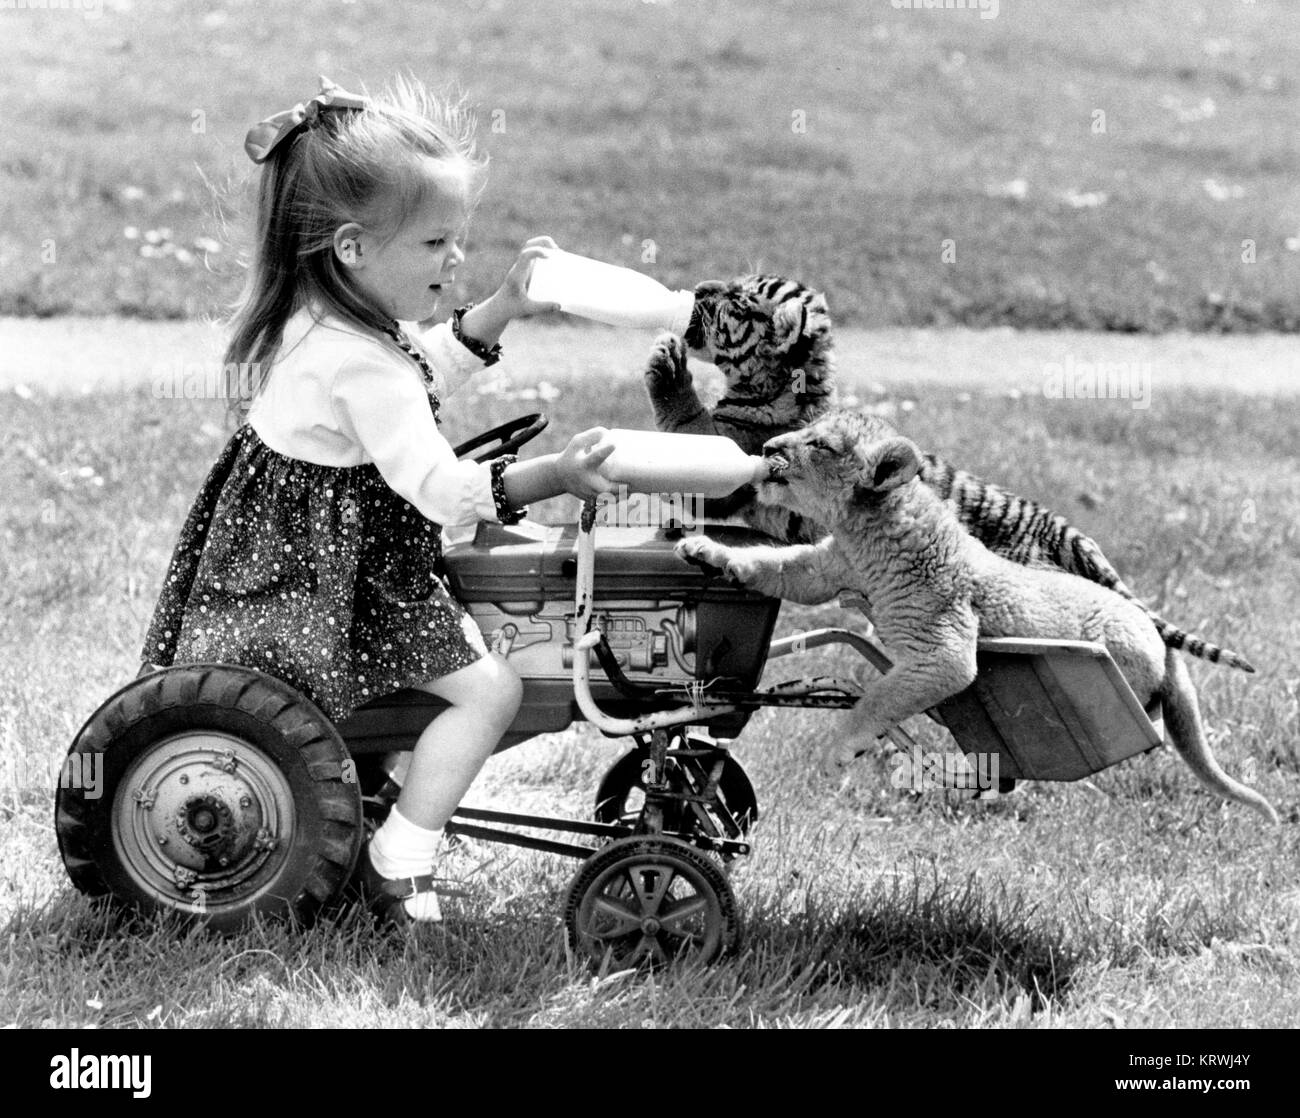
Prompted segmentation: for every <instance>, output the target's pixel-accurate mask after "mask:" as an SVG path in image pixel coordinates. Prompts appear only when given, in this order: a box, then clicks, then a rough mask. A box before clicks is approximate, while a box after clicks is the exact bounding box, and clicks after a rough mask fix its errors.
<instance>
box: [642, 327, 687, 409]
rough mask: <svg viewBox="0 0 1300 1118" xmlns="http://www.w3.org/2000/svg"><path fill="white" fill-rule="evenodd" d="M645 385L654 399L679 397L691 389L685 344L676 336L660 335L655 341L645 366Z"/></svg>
mask: <svg viewBox="0 0 1300 1118" xmlns="http://www.w3.org/2000/svg"><path fill="white" fill-rule="evenodd" d="M645 384H646V389H647V391H648V392H649V393H650V395H651V397H652V398H654V399H662V398H665V397H673V396H679V395H681V394H682V393H683V392H685V391H687V390H688V389H689V388H690V387H691V371H690V369H688V368H687V367H686V343H685V342H684V341H683V340H682V339H681V338H679V337H678V336H677V335H676V334H660V335H659V337H657V338H656V339H655V341H654V346H653V347H652V348H651V350H650V360H649V361H648V362H647V364H646V370H645Z"/></svg>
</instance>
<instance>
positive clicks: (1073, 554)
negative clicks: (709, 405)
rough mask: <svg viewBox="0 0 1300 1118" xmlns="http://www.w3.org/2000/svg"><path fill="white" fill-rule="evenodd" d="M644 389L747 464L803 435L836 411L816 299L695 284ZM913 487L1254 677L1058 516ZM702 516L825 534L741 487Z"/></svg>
mask: <svg viewBox="0 0 1300 1118" xmlns="http://www.w3.org/2000/svg"><path fill="white" fill-rule="evenodd" d="M688 351H689V352H691V353H692V354H694V355H696V356H698V357H700V358H701V359H703V360H706V361H711V362H713V363H714V364H715V365H717V367H718V370H719V371H720V372H721V373H722V375H723V378H724V380H725V390H724V393H723V396H722V398H721V399H720V400H719V401H718V403H717V405H716V406H715V407H714V408H713V410H712V411H709V410H708V409H706V408H705V407H704V405H703V404H702V403H701V402H700V398H699V396H698V395H697V394H696V392H695V388H694V385H693V383H692V378H691V373H690V370H689V369H688V368H687V364H686V359H687V352H688ZM645 383H646V390H647V392H648V393H649V396H650V403H651V406H652V408H653V409H654V417H655V425H656V426H657V427H658V428H659V429H660V430H661V431H678V432H685V433H689V434H700V435H725V436H727V437H728V438H730V439H732V440H733V441H735V442H736V443H738V444H739V445H740V447H741V448H742V449H743V450H744V451H745V452H746V453H747V454H758V453H760V452H761V448H762V446H763V444H764V443H765V442H766V441H767V440H768V439H770V438H773V437H775V436H777V435H783V434H786V433H787V432H789V431H794V430H799V429H801V428H803V427H807V426H808V425H809V424H811V423H813V422H815V421H816V420H817V419H819V418H820V417H821V416H822V415H824V414H825V413H826V412H828V411H830V410H831V409H832V408H833V407H834V406H835V404H836V386H835V362H834V357H833V354H832V339H831V317H830V311H829V309H828V307H827V304H826V297H825V296H824V295H822V294H821V292H818V291H813V290H812V289H811V288H808V287H806V286H804V285H803V284H801V283H798V282H796V281H794V280H788V279H784V278H782V277H781V276H770V275H748V276H741V277H740V278H739V279H735V280H732V281H731V282H729V283H719V282H716V281H708V282H705V283H701V284H700V285H699V286H697V287H696V288H695V308H694V311H693V312H692V314H691V320H690V324H689V326H688V327H687V329H686V334H685V335H684V336H683V337H680V338H679V337H677V336H676V335H674V334H661V335H660V336H659V337H658V338H657V339H656V340H655V343H654V348H653V350H652V351H651V354H650V361H649V364H648V365H647V368H646V372H645ZM920 478H921V480H922V481H923V482H924V483H925V484H926V485H928V486H929V487H930V488H931V489H933V490H934V491H935V492H937V493H938V494H939V496H940V497H942V498H943V499H944V500H946V501H951V502H952V503H953V505H954V506H955V508H956V510H957V517H958V520H959V521H960V522H961V524H962V526H963V527H964V528H965V529H966V530H967V531H968V532H969V533H970V534H971V535H972V536H974V537H975V538H976V539H977V540H979V541H980V543H982V544H984V545H985V546H986V547H987V548H988V549H989V550H990V551H993V552H995V553H996V554H999V555H1002V556H1004V557H1005V558H1007V559H1010V560H1012V561H1013V562H1016V563H1021V564H1025V565H1028V564H1033V563H1044V562H1045V563H1051V564H1054V565H1055V566H1058V567H1062V568H1064V569H1065V570H1067V571H1069V572H1071V573H1072V574H1076V575H1079V576H1081V577H1083V578H1086V579H1089V580H1090V581H1092V582H1096V583H1099V584H1100V585H1102V586H1105V587H1107V588H1108V589H1110V590H1113V591H1115V593H1117V594H1119V595H1120V596H1121V597H1125V598H1128V599H1129V600H1131V601H1134V602H1137V603H1138V604H1139V605H1141V606H1142V608H1143V609H1144V610H1146V611H1147V614H1148V616H1149V617H1150V618H1151V620H1152V622H1153V623H1154V625H1155V627H1156V630H1157V631H1158V632H1159V633H1160V637H1161V639H1162V640H1163V641H1164V642H1165V644H1166V645H1167V646H1168V647H1170V648H1181V649H1183V650H1184V651H1185V652H1187V653H1188V654H1189V655H1192V656H1197V657H1200V658H1201V659H1204V660H1209V661H1211V662H1212V663H1220V664H1224V665H1227V666H1228V667H1233V668H1239V669H1241V670H1242V671H1247V672H1253V671H1254V670H1255V669H1254V668H1253V667H1252V666H1251V664H1250V663H1249V662H1248V661H1247V660H1246V659H1245V658H1244V657H1242V656H1240V655H1239V654H1238V653H1236V652H1232V651H1229V650H1227V649H1223V648H1220V647H1218V646H1217V645H1214V644H1211V643H1209V642H1208V641H1204V640H1202V639H1201V638H1200V637H1196V636H1193V635H1191V634H1188V633H1186V632H1184V631H1183V630H1181V629H1179V628H1177V627H1176V626H1174V625H1172V624H1170V623H1169V622H1168V621H1165V620H1164V619H1163V618H1162V617H1160V616H1158V615H1157V614H1155V613H1153V612H1152V611H1151V610H1150V609H1148V608H1147V607H1146V606H1145V605H1144V604H1143V603H1141V602H1140V601H1139V600H1138V598H1137V596H1136V595H1135V594H1134V593H1133V591H1132V590H1130V589H1129V588H1128V587H1127V586H1126V585H1125V584H1124V582H1123V580H1122V579H1121V578H1120V577H1119V573H1118V572H1117V571H1116V570H1115V568H1114V567H1113V566H1112V565H1111V564H1110V561H1109V560H1108V559H1107V558H1106V556H1105V554H1104V553H1103V552H1102V550H1101V548H1100V546H1098V544H1097V543H1096V541H1094V540H1093V539H1091V538H1090V537H1088V536H1086V535H1084V534H1083V533H1082V532H1080V531H1079V530H1078V529H1077V528H1075V527H1074V526H1073V525H1072V524H1070V522H1069V521H1068V520H1066V519H1065V518H1064V517H1063V516H1058V515H1057V514H1055V513H1053V512H1052V511H1051V510H1050V509H1047V508H1044V507H1043V506H1042V505H1039V504H1038V503H1036V502H1034V501H1031V500H1029V499H1027V498H1025V497H1020V496H1017V495H1016V494H1015V493H1012V492H1010V491H1009V490H1006V489H1003V488H1002V487H1001V486H997V485H993V484H991V483H989V482H986V481H984V480H983V479H981V478H979V477H976V476H975V475H974V474H970V473H967V472H966V471H965V470H959V469H957V468H956V467H954V466H952V465H950V464H949V463H947V462H945V461H944V460H943V459H942V458H939V457H937V456H936V455H934V454H927V455H925V456H924V457H923V459H922V464H921V470H920ZM704 512H705V514H706V515H708V516H710V517H726V516H730V515H733V514H735V513H742V514H743V516H744V518H745V520H746V521H747V522H748V523H750V524H752V525H753V526H754V527H755V528H758V529H759V530H761V531H763V532H766V533H767V534H768V535H770V536H773V537H775V538H777V539H780V540H784V541H786V542H787V543H811V542H813V541H815V540H817V539H819V538H820V537H821V536H823V535H824V534H825V532H824V530H823V529H822V528H821V527H820V526H819V525H817V524H816V523H814V522H812V521H810V520H808V519H807V518H805V517H804V516H803V515H801V514H800V513H797V512H794V511H791V510H789V509H783V508H777V507H773V506H769V505H760V504H758V503H757V501H756V500H755V494H754V489H753V487H752V486H745V487H744V488H742V489H740V490H738V491H737V492H736V493H734V494H732V495H731V496H730V497H727V498H724V499H722V500H720V501H706V502H705V506H704Z"/></svg>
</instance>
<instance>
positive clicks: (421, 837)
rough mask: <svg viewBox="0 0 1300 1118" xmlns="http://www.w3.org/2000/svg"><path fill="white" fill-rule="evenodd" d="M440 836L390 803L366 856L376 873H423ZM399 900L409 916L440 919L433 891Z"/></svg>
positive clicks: (428, 867) (404, 875) (393, 876)
mask: <svg viewBox="0 0 1300 1118" xmlns="http://www.w3.org/2000/svg"><path fill="white" fill-rule="evenodd" d="M441 838H442V832H441V831H431V830H429V829H428V828H427V827H417V826H416V825H415V824H414V823H412V822H411V821H410V820H409V819H407V818H406V816H404V815H403V814H402V813H401V812H400V811H398V810H397V808H396V807H395V806H394V808H393V810H392V811H390V812H389V813H388V818H387V819H386V820H384V825H383V826H382V827H380V828H379V830H377V831H376V832H375V837H374V838H372V839H371V840H370V860H371V862H372V863H373V864H374V867H375V869H376V870H378V871H379V876H380V877H387V878H390V879H397V878H407V877H423V876H424V875H425V874H427V873H429V872H430V871H431V870H432V869H433V859H434V856H435V855H436V854H437V852H438V843H439V841H440V840H441ZM402 904H403V906H404V907H405V908H406V913H407V915H408V916H410V917H411V919H413V920H420V921H434V920H441V919H442V909H441V908H440V907H439V905H438V894H436V893H421V894H419V895H418V896H415V897H408V898H407V899H406V900H404V901H403V902H402Z"/></svg>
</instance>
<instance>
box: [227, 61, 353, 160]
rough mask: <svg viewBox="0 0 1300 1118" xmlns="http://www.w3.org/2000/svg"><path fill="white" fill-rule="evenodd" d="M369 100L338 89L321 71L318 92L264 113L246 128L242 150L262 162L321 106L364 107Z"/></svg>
mask: <svg viewBox="0 0 1300 1118" xmlns="http://www.w3.org/2000/svg"><path fill="white" fill-rule="evenodd" d="M369 104H370V102H369V101H368V100H367V99H366V98H364V97H359V96H357V94H355V93H348V92H347V91H346V90H343V89H340V88H339V87H338V86H337V85H335V84H334V83H333V82H332V81H330V80H329V78H327V77H325V76H324V75H322V76H321V79H320V93H318V94H317V95H316V96H315V97H313V98H312V99H311V100H310V101H308V102H306V103H305V104H304V103H303V102H301V101H300V102H299V103H298V104H296V105H294V107H293V108H292V109H285V110H284V112H282V113H276V114H275V116H272V117H267V118H266V120H263V121H259V122H258V123H257V124H254V125H253V127H252V128H250V129H249V130H248V135H247V136H246V137H245V138H244V150H245V151H246V152H248V158H249V159H251V160H252V161H253V162H254V163H265V162H266V161H267V160H268V159H270V158H271V153H272V152H274V151H275V149H276V148H277V147H279V146H280V145H281V144H282V143H284V141H285V140H287V139H288V138H289V137H290V136H292V135H293V134H294V133H295V132H297V131H298V129H300V128H307V127H309V126H310V125H311V124H313V123H314V122H315V120H316V118H317V117H318V116H319V115H320V113H321V110H323V109H364V108H365V107H366V106H367V105H369Z"/></svg>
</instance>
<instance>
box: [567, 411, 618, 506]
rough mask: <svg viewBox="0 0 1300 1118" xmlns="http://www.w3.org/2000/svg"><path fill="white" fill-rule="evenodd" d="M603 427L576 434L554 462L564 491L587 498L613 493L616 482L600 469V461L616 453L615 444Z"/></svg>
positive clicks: (586, 499)
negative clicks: (608, 438)
mask: <svg viewBox="0 0 1300 1118" xmlns="http://www.w3.org/2000/svg"><path fill="white" fill-rule="evenodd" d="M608 434H609V432H608V431H607V430H606V429H605V428H604V427H592V428H591V429H590V430H589V431H583V432H582V433H581V434H578V435H574V436H573V438H571V439H570V440H569V445H568V446H566V447H565V448H564V450H563V452H562V453H561V454H560V456H559V458H557V459H556V461H555V477H556V480H557V481H558V482H559V484H560V485H562V486H563V487H564V490H565V492H568V493H572V494H573V495H574V496H575V497H581V498H582V499H583V500H584V501H588V500H591V499H592V498H593V497H598V496H600V494H602V493H610V492H613V490H614V488H615V486H614V483H613V482H611V481H610V480H609V478H607V477H606V476H605V475H604V474H602V473H601V472H600V469H599V467H600V464H601V463H602V462H604V461H605V459H606V458H608V457H609V456H610V455H611V454H613V453H614V444H613V443H612V442H608V441H606V436H607V435H608Z"/></svg>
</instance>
